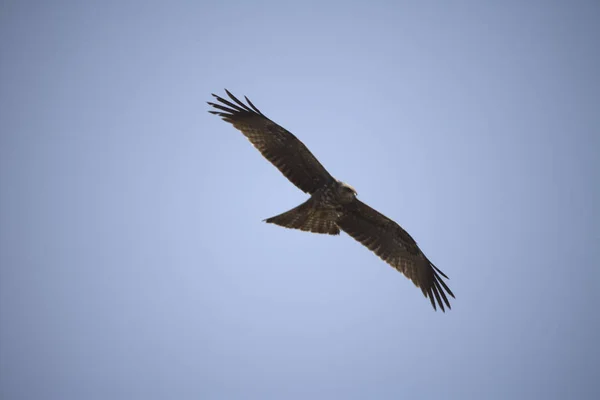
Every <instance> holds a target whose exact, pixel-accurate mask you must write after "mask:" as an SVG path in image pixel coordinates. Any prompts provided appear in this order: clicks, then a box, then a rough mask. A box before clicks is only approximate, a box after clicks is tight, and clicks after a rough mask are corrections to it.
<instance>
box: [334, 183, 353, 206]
mask: <svg viewBox="0 0 600 400" xmlns="http://www.w3.org/2000/svg"><path fill="white" fill-rule="evenodd" d="M338 183H339V185H338V194H339V196H340V199H341V200H342V202H343V203H349V202H351V201H352V200H354V198H355V197H356V189H354V188H353V187H352V186H350V185H348V184H347V183H345V182H342V181H338Z"/></svg>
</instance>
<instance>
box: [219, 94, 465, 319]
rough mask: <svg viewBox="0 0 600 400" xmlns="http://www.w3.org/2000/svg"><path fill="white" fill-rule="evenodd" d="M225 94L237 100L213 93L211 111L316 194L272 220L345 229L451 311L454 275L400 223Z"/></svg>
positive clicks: (268, 122)
mask: <svg viewBox="0 0 600 400" xmlns="http://www.w3.org/2000/svg"><path fill="white" fill-rule="evenodd" d="M225 92H226V93H227V95H228V96H229V98H230V99H231V101H229V100H226V99H224V98H222V97H219V96H217V95H215V94H213V96H214V97H215V98H216V99H217V100H218V101H219V103H220V104H219V103H211V102H209V103H208V104H209V105H211V106H212V107H214V108H215V109H216V110H211V111H209V112H210V113H213V114H216V115H219V116H220V117H221V118H222V119H223V120H224V121H226V122H229V123H231V124H232V125H233V126H234V127H235V128H236V129H238V130H239V131H241V132H242V133H243V134H244V136H246V137H247V138H248V140H250V143H252V144H253V145H254V147H256V148H257V149H258V150H259V151H260V152H261V153H262V155H263V156H264V157H265V158H267V159H268V160H269V161H270V162H271V163H272V164H273V165H275V166H276V167H277V168H278V169H279V170H280V171H281V172H282V173H283V175H285V176H286V177H287V178H288V179H289V180H290V181H291V182H292V183H293V184H294V185H296V186H297V187H298V188H300V189H301V190H302V191H304V192H305V193H308V194H310V195H311V197H310V198H309V199H308V200H307V201H306V202H304V203H302V204H300V205H299V206H297V207H296V208H293V209H291V210H289V211H287V212H285V213H283V214H280V215H277V216H274V217H271V218H268V219H266V220H265V221H266V222H268V223H273V224H277V225H280V226H283V227H286V228H291V229H300V230H303V231H308V232H314V233H324V234H330V235H338V234H339V233H340V230H343V231H344V232H346V233H347V234H348V235H350V236H351V237H353V238H354V239H356V240H357V241H358V242H360V243H362V244H363V245H364V246H366V247H367V248H368V249H369V250H371V251H373V252H374V253H375V254H377V255H378V256H379V257H380V258H381V259H382V260H384V261H385V262H387V263H388V264H390V265H391V266H392V267H394V268H395V269H397V270H398V271H400V272H402V273H403V274H404V275H405V276H406V277H408V278H409V279H410V280H411V281H412V282H413V283H414V284H415V285H416V286H417V287H419V288H421V291H422V292H423V294H424V295H425V297H428V298H429V300H430V301H431V305H432V306H433V308H434V309H437V307H438V306H439V307H440V309H441V310H442V311H445V306H446V307H448V308H449V309H450V302H449V301H448V296H447V295H449V296H452V297H454V294H453V293H452V291H451V290H450V288H448V286H447V285H446V283H445V282H444V281H443V280H442V277H443V278H446V279H448V277H447V276H446V275H445V274H444V273H443V272H442V271H440V270H439V269H438V268H437V267H436V266H435V265H433V263H431V261H429V259H428V258H427V257H425V254H423V252H422V251H421V249H420V248H419V246H417V242H415V240H414V239H413V238H412V237H411V236H410V235H409V234H408V233H407V232H406V231H405V230H404V229H402V227H400V225H398V224H397V223H395V222H394V221H392V220H391V219H389V218H387V217H386V216H384V215H383V214H381V213H379V212H377V211H376V210H374V209H372V208H371V207H369V206H368V205H366V204H364V203H363V202H361V201H360V200H358V199H357V198H356V191H355V190H354V188H352V187H351V186H350V185H347V184H345V183H343V182H340V181H338V180H337V179H335V178H333V177H332V176H331V175H330V174H329V172H327V170H326V169H325V168H324V167H323V165H321V163H320V162H319V161H318V160H317V159H316V158H315V156H314V155H313V154H312V153H311V152H310V151H309V150H308V148H307V147H306V146H305V145H304V144H303V143H302V142H301V141H300V140H298V138H296V136H294V135H293V134H292V133H290V132H288V131H287V130H286V129H284V128H283V127H281V126H279V125H277V124H276V123H275V122H273V121H271V120H270V119H269V118H267V117H266V116H265V115H264V114H263V113H262V112H260V111H259V110H258V108H256V107H255V106H254V104H252V102H251V101H250V100H249V99H248V98H247V97H246V101H247V102H248V104H244V103H242V102H241V101H240V100H238V99H237V98H235V97H234V96H233V95H232V94H231V93H229V91H227V90H225ZM444 305H445V306H444Z"/></svg>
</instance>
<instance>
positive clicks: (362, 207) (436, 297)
mask: <svg viewBox="0 0 600 400" xmlns="http://www.w3.org/2000/svg"><path fill="white" fill-rule="evenodd" d="M337 224H338V225H339V227H340V228H341V229H342V230H343V231H344V232H346V233H347V234H348V235H350V236H352V237H353V238H354V239H356V240H357V241H359V242H360V243H362V244H363V245H365V246H366V247H368V248H369V250H371V251H373V252H374V253H375V254H377V255H378V256H379V257H380V258H381V259H382V260H383V261H385V262H387V263H388V264H390V265H391V266H392V267H394V268H396V269H397V270H398V271H400V272H402V273H403V274H404V275H405V276H406V277H407V278H409V279H410V280H411V281H413V283H414V284H415V285H416V286H417V287H419V288H421V290H422V291H423V294H424V295H425V297H429V300H430V301H431V305H432V306H433V308H434V309H436V303H437V305H438V306H439V307H440V308H441V309H442V311H445V310H444V304H446V306H447V307H448V309H450V308H451V307H450V302H449V301H448V297H447V296H446V293H447V294H449V295H450V296H452V297H454V294H453V293H452V291H451V290H450V289H449V288H448V286H447V285H446V283H444V281H442V277H444V278H446V279H448V277H447V276H446V275H445V274H444V273H443V272H442V271H440V270H439V269H437V267H436V266H435V265H433V263H431V261H429V260H428V259H427V257H425V255H424V254H423V252H422V251H421V249H419V246H417V242H415V240H414V239H413V238H412V237H411V236H410V235H409V234H408V232H406V231H405V230H404V229H402V228H401V227H400V225H398V224H397V223H395V222H394V221H392V220H391V219H389V218H387V217H386V216H385V215H383V214H381V213H379V212H377V211H376V210H374V209H372V208H371V207H369V206H368V205H366V204H365V203H363V202H361V201H359V200H358V199H354V201H353V202H352V203H350V204H348V205H347V206H346V207H345V209H344V211H343V214H342V216H341V218H340V220H339V221H338V222H337Z"/></svg>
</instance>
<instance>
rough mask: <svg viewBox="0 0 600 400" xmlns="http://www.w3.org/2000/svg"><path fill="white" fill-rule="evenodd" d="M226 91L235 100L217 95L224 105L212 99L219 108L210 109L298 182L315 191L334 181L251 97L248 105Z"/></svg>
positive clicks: (309, 190) (287, 175) (296, 140)
mask: <svg viewBox="0 0 600 400" xmlns="http://www.w3.org/2000/svg"><path fill="white" fill-rule="evenodd" d="M225 92H227V95H228V96H229V97H230V98H231V100H232V101H233V102H231V101H228V100H225V99H224V98H222V97H219V96H217V95H215V94H213V96H214V97H215V98H216V99H217V100H218V101H219V102H220V103H221V104H217V103H210V102H209V103H208V104H209V105H211V106H212V107H214V108H216V109H217V110H218V111H214V110H213V111H209V112H210V113H213V114H216V115H219V116H220V117H222V119H223V120H224V121H226V122H229V123H231V124H232V125H233V126H234V127H235V128H236V129H238V130H239V131H241V132H242V133H243V134H244V136H246V137H247V138H248V140H250V142H251V143H252V144H253V145H254V147H256V148H257V149H258V150H259V151H260V152H261V153H262V155H263V156H264V157H265V158H266V159H268V160H269V161H270V162H271V163H272V164H273V165H275V166H276V167H277V168H278V169H279V170H280V171H281V172H282V173H283V175H285V176H286V177H287V178H288V179H289V180H290V181H291V182H292V183H293V184H294V185H296V186H297V187H298V188H300V189H301V190H303V191H304V192H306V193H310V194H312V193H314V192H315V191H316V190H317V189H319V188H320V187H322V186H324V185H325V184H326V183H328V182H331V181H332V180H333V177H332V176H331V175H330V174H329V172H327V170H326V169H325V168H324V167H323V166H322V165H321V163H320V162H319V161H318V160H317V159H316V158H315V156H314V155H313V154H312V153H311V152H310V151H309V150H308V148H307V147H306V146H305V145H304V143H302V142H301V141H300V140H298V138H296V136H294V135H293V134H292V133H291V132H289V131H287V130H286V129H284V128H282V127H281V126H279V125H277V124H276V123H275V122H273V121H271V120H270V119H269V118H267V117H265V116H264V115H263V113H261V112H260V111H259V110H258V108H256V107H255V106H254V104H252V102H251V101H250V100H249V99H248V98H247V97H246V101H247V102H248V104H247V105H246V104H244V103H242V102H241V101H240V100H238V99H237V98H235V97H234V96H233V95H232V94H231V93H229V91H227V90H225Z"/></svg>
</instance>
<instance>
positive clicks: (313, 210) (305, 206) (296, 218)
mask: <svg viewBox="0 0 600 400" xmlns="http://www.w3.org/2000/svg"><path fill="white" fill-rule="evenodd" d="M312 200H313V199H312V198H310V199H308V201H306V202H304V203H302V204H300V205H299V206H298V207H295V208H292V209H291V210H289V211H286V212H284V213H283V214H279V215H276V216H274V217H271V218H267V219H266V220H265V222H268V223H270V224H276V225H279V226H283V227H285V228H290V229H300V230H303V231H308V232H314V233H326V234H328V235H339V234H340V228H338V226H337V224H336V223H335V221H336V220H337V219H338V216H337V213H336V212H335V210H332V209H324V208H318V207H315V204H314V201H312Z"/></svg>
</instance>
